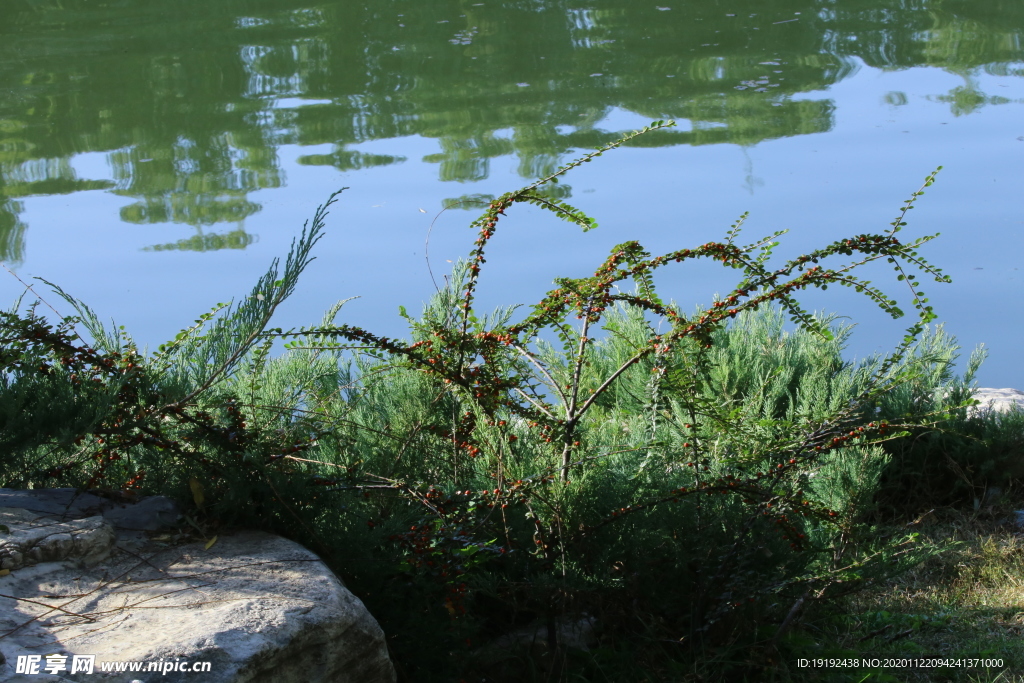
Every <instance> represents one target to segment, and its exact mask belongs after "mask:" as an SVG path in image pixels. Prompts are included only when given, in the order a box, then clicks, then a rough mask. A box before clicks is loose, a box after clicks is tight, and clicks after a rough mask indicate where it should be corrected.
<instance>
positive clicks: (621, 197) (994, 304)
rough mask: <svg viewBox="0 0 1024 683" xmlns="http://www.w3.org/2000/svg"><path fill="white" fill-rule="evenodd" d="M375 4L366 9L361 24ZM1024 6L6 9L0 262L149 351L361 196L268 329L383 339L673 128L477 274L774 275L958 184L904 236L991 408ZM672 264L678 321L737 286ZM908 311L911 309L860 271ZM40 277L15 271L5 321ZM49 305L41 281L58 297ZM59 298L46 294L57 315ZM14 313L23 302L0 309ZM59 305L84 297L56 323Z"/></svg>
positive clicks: (1011, 315)
mask: <svg viewBox="0 0 1024 683" xmlns="http://www.w3.org/2000/svg"><path fill="white" fill-rule="evenodd" d="M364 5H365V6H364ZM1022 76H1024V3H1022V2H1020V0H984V2H977V1H976V0H975V1H971V0H961V1H956V2H954V1H950V0H930V1H929V0H874V1H867V0H843V2H836V1H826V0H799V1H796V0H779V1H777V2H773V3H764V2H754V1H752V0H743V1H735V2H727V1H725V0H702V1H700V2H693V1H690V2H685V3H684V2H680V1H679V0H652V1H651V2H646V1H641V2H638V1H637V0H600V1H597V0H594V1H589V2H588V1H586V0H576V1H571V2H570V1H568V0H550V1H548V0H518V1H508V0H507V1H504V2H498V1H497V0H484V1H482V2H471V1H470V0H463V1H455V0H432V1H431V2H413V1H409V0H394V1H392V0H375V1H374V2H372V3H365V4H364V3H353V2H312V1H309V0H287V1H286V0H218V2H209V1H208V0H203V1H201V2H200V1H199V0H176V1H175V2H173V3H171V2H152V0H117V1H116V2H115V1H114V0H0V258H2V259H3V260H4V261H5V262H6V264H7V266H8V267H9V268H11V269H12V270H14V271H15V272H16V273H17V274H18V275H19V276H20V277H21V278H22V279H25V280H26V281H29V278H31V277H33V276H41V277H44V278H46V279H49V280H52V281H54V282H56V283H58V284H59V285H61V286H62V287H63V288H64V289H65V290H67V291H68V292H70V293H72V294H74V295H76V296H78V297H80V298H81V299H83V300H84V301H85V302H86V303H88V304H89V305H91V306H92V307H93V308H95V309H96V311H97V312H98V313H99V314H100V316H101V317H103V318H104V319H109V318H114V319H116V321H117V323H118V324H123V325H125V326H126V328H127V329H128V331H129V332H130V333H132V334H133V336H134V337H135V338H136V339H137V340H138V341H139V342H140V343H142V344H148V345H150V346H151V347H155V346H156V345H158V344H159V343H161V342H163V341H166V340H167V339H169V338H171V337H172V336H173V335H174V333H175V332H176V331H177V330H178V329H180V328H182V327H186V326H188V325H190V324H191V323H192V321H193V319H195V318H196V317H197V316H198V314H199V313H201V312H204V311H206V310H208V309H209V308H210V307H211V306H213V305H214V304H215V303H216V302H218V301H226V300H228V299H230V298H232V297H240V296H244V295H245V294H246V293H247V292H248V291H249V289H250V287H251V286H252V285H253V284H254V283H255V281H256V279H257V278H258V277H259V276H260V275H261V274H262V273H263V272H264V270H265V269H266V267H267V265H268V264H269V262H270V261H271V260H272V259H273V258H274V257H276V256H283V255H284V254H286V253H287V250H288V245H289V243H290V241H291V240H292V238H293V237H294V236H295V235H296V234H297V233H298V231H299V229H300V228H301V226H302V223H303V221H304V220H306V219H307V218H308V217H310V216H311V215H312V214H313V211H314V210H315V207H316V205H317V204H319V203H321V202H322V201H323V200H325V199H326V198H327V196H328V195H329V194H330V193H331V192H332V191H333V190H335V189H337V188H339V187H341V186H348V187H349V188H350V189H349V190H347V191H346V192H345V193H344V194H343V195H342V196H341V199H340V201H339V203H338V204H337V205H336V206H335V207H334V209H333V210H332V213H331V216H330V219H329V222H328V231H327V235H326V237H325V238H324V240H323V241H322V242H321V244H320V245H319V246H318V249H317V252H316V253H317V256H318V258H317V260H316V261H314V262H313V264H312V265H311V266H310V267H309V269H308V270H307V272H306V274H305V276H304V279H303V280H302V281H301V282H300V286H299V290H298V292H297V293H296V295H295V296H294V298H293V299H291V300H289V302H288V303H287V304H286V307H285V309H284V310H282V311H281V316H280V318H279V320H278V321H277V323H276V324H278V325H281V326H284V327H288V326H292V325H302V324H314V323H316V322H318V321H319V319H320V317H321V314H322V312H323V311H324V310H325V309H326V308H327V307H328V306H330V304H331V303H333V302H334V301H336V300H338V299H343V298H348V297H353V296H358V297H360V298H359V299H356V300H354V301H351V302H349V303H348V304H347V305H346V306H345V308H344V309H343V310H342V313H341V315H340V316H339V321H341V322H347V323H350V324H357V325H362V326H365V327H368V328H369V329H371V330H373V331H377V332H379V333H381V334H386V335H388V336H399V335H402V334H403V333H404V331H405V329H406V328H405V327H404V326H403V325H402V322H403V321H402V320H401V319H400V318H399V317H398V316H397V309H398V306H399V305H405V306H406V307H409V308H410V310H413V309H416V308H418V306H419V304H420V302H422V301H424V300H425V299H426V298H428V297H429V295H430V293H431V291H432V290H433V284H432V282H431V279H430V276H429V273H428V270H427V267H426V262H425V255H424V245H425V239H426V238H427V233H428V229H429V228H430V226H431V224H432V223H433V228H432V230H431V232H430V244H429V254H430V258H431V264H432V267H433V270H434V273H435V274H436V275H437V276H438V278H440V275H441V274H443V273H444V272H447V270H448V269H449V268H450V264H449V261H453V260H455V259H457V258H458V257H459V256H461V255H464V254H466V253H467V252H468V250H469V248H470V245H471V242H472V240H473V239H474V235H473V233H472V232H470V231H469V230H468V228H467V225H468V223H469V222H470V221H471V220H472V219H473V218H475V217H476V215H477V212H476V211H475V210H474V211H466V210H463V209H452V210H447V211H444V212H442V209H443V208H444V207H445V206H446V202H449V201H450V200H452V199H458V198H473V197H479V196H484V197H486V196H489V195H496V194H500V193H502V192H505V191H508V190H513V189H516V188H518V187H520V186H522V185H525V184H526V183H527V182H528V181H530V180H532V179H533V178H534V177H536V176H538V175H540V174H544V173H547V172H549V171H550V170H552V169H554V168H555V167H557V166H558V165H560V164H562V163H564V162H566V161H568V160H570V159H572V158H574V157H575V156H578V155H580V154H582V153H585V152H586V151H588V150H590V149H593V148H595V147H596V146H599V145H601V144H604V143H606V142H609V141H611V140H614V139H615V138H617V137H618V136H620V135H621V134H622V133H625V132H628V131H630V130H633V129H635V128H638V127H642V126H643V125H645V124H646V123H648V122H649V121H651V120H653V119H674V120H676V121H677V122H678V126H677V127H676V128H674V129H670V130H667V131H659V132H656V133H653V134H651V135H649V136H646V137H644V138H642V139H641V140H640V141H639V143H640V144H638V145H634V146H631V147H628V148H622V149H620V150H617V151H615V152H613V153H610V154H607V155H605V156H603V157H602V158H601V159H598V160H596V161H595V162H594V163H591V164H588V165H586V166H585V167H584V168H580V169H578V170H577V171H575V172H574V173H573V174H571V175H570V176H568V177H567V178H565V180H564V182H563V183H561V184H560V185H559V186H558V187H559V188H560V190H559V191H560V192H561V193H562V196H563V197H564V198H565V199H567V200H568V201H569V202H570V203H572V204H574V205H576V206H578V207H580V208H582V209H583V210H585V211H586V212H588V213H589V214H590V215H592V216H593V217H595V218H596V219H597V221H598V223H600V227H599V228H598V229H597V230H595V231H592V232H589V233H586V234H582V233H581V232H580V231H579V229H578V228H574V227H572V226H570V225H568V224H564V223H560V222H558V221H557V220H556V219H554V218H553V217H552V216H550V215H549V214H546V213H543V212H539V211H536V210H531V209H529V208H520V207H516V209H515V211H514V212H511V213H510V217H509V219H508V220H506V221H502V223H501V224H500V231H499V233H498V235H497V237H496V238H495V239H494V241H493V242H492V247H491V252H490V254H489V257H488V264H487V266H488V269H487V270H485V271H484V278H483V280H482V283H481V299H480V302H481V303H482V304H483V305H484V306H486V307H489V306H492V305H498V304H508V303H533V302H535V301H536V300H537V299H539V298H540V297H541V296H542V295H543V294H544V292H546V291H547V290H548V289H550V288H551V280H552V278H554V277H557V276H581V275H586V274H589V273H592V272H593V269H594V267H595V266H596V265H597V264H598V263H600V261H601V260H603V259H604V257H605V256H606V255H607V253H608V251H609V249H610V248H611V247H612V246H613V245H616V244H619V243H621V242H624V241H626V240H630V239H636V240H639V241H640V242H641V243H642V244H644V245H645V246H646V247H647V248H648V249H649V250H651V251H653V252H663V251H668V250H672V249H677V248H684V247H693V246H697V245H700V244H703V243H704V242H707V241H709V240H712V239H718V238H721V237H723V236H724V233H725V230H727V229H728V227H729V225H730V224H731V223H732V222H733V221H734V220H735V218H736V217H737V216H739V215H740V214H741V213H742V212H744V211H750V214H751V216H750V219H749V220H748V221H747V223H746V228H745V232H744V236H745V238H746V239H745V240H741V242H742V243H747V242H752V241H754V239H755V238H758V237H761V236H763V235H767V234H769V233H771V232H773V231H775V230H778V229H783V228H786V229H789V231H790V232H789V233H788V234H787V235H786V236H784V237H783V238H782V244H781V245H780V246H779V247H778V248H777V249H776V250H775V254H776V260H775V261H773V262H775V263H781V262H782V261H783V260H785V259H786V258H789V257H792V256H796V255H799V254H801V253H806V252H807V251H809V250H811V249H814V248H817V247H822V246H825V245H826V244H827V243H829V242H831V241H833V240H835V239H838V238H840V237H845V236H851V235H854V234H858V233H863V232H883V231H884V230H885V229H886V228H887V227H888V223H889V222H890V221H892V220H893V219H894V218H895V217H896V215H897V213H898V209H899V207H900V205H901V203H902V201H903V200H904V199H906V198H907V197H908V196H909V195H910V193H911V192H913V191H914V190H916V189H917V188H918V187H919V186H920V184H921V182H922V180H923V179H924V177H925V176H926V175H927V174H928V173H929V172H930V171H932V170H933V169H934V168H935V167H936V166H938V165H940V164H941V165H943V166H944V167H945V169H944V170H943V171H942V173H940V175H939V179H938V181H937V183H936V184H935V185H934V186H933V188H932V189H931V190H929V192H928V193H927V194H926V196H925V197H923V198H922V199H921V201H920V203H919V207H918V208H917V209H915V210H914V211H913V212H911V213H910V215H909V225H908V227H907V228H905V232H904V233H903V235H904V241H908V240H909V239H911V238H912V237H916V236H920V235H924V234H933V233H936V232H941V233H942V235H941V237H939V238H938V239H936V240H935V241H933V242H930V243H929V244H927V245H925V246H924V247H923V248H922V249H921V251H920V253H921V255H922V256H923V257H925V258H926V259H928V260H929V261H930V262H932V263H933V264H934V265H936V266H938V267H939V268H941V269H943V271H944V272H945V273H946V274H948V275H950V276H951V277H952V279H953V283H952V284H938V283H935V282H932V281H930V280H924V281H923V285H924V288H925V291H926V292H927V294H928V295H929V296H930V299H931V302H930V303H931V304H932V305H933V306H934V308H935V311H936V313H937V314H938V316H939V320H940V321H944V322H945V323H946V327H947V330H949V331H950V332H952V333H953V334H955V335H956V336H957V337H958V339H959V340H960V342H961V343H962V345H963V346H964V347H965V356H966V353H967V352H968V351H969V350H970V349H971V348H973V347H974V346H976V345H977V344H980V343H984V344H985V345H986V347H987V348H988V349H989V350H990V356H989V359H988V361H987V362H986V363H985V365H984V366H983V367H982V371H981V373H980V375H979V377H978V380H979V382H980V384H981V385H982V386H990V387H1019V388H1024V365H1022V364H1021V362H1020V353H1019V350H1018V349H1019V347H1020V343H1019V338H1020V337H1021V334H1022V332H1024V315H1022V312H1024V303H1022V296H1021V294H1022V289H1024V288H1022V284H1024V257H1022V254H1024V200H1022V197H1024V107H1022V104H1024V78H1022ZM738 274H739V273H738V271H732V270H724V269H722V268H721V267H720V266H715V265H713V264H706V263H702V264H697V265H691V264H685V265H683V266H676V267H675V268H674V269H666V270H665V271H664V273H663V275H662V276H661V277H660V280H659V283H660V286H661V293H662V295H663V296H664V297H666V298H673V299H675V300H677V301H678V302H680V303H681V304H683V305H684V308H685V309H686V310H691V308H692V306H694V305H696V304H698V303H707V302H709V301H710V300H711V297H712V295H713V294H714V293H715V292H716V291H717V292H723V293H724V292H726V291H728V290H730V289H732V287H733V286H734V285H735V284H736V282H737V275H738ZM862 275H863V277H866V278H868V279H871V280H872V281H874V282H875V283H876V284H878V285H880V286H882V288H883V289H884V290H886V291H887V292H888V293H890V294H891V295H893V296H895V297H896V298H897V299H898V300H899V301H900V302H901V304H904V306H903V308H904V310H906V311H908V315H909V312H911V311H913V309H912V307H910V305H909V298H908V296H909V291H907V290H906V288H905V287H904V285H903V283H897V282H896V281H895V274H894V273H892V271H891V270H888V269H886V268H879V269H875V270H872V271H870V272H869V271H868V270H865V271H864V272H863V273H862ZM21 289H22V287H21V285H20V283H19V282H18V281H17V280H16V279H15V278H14V277H12V276H10V275H8V274H7V273H3V272H0V301H2V302H11V301H13V300H14V298H15V297H16V296H17V295H18V294H19V293H20V291H21ZM39 291H41V292H44V293H45V291H46V290H45V287H44V286H41V289H40V290H39ZM46 298H47V299H48V300H49V301H51V303H55V299H56V297H55V296H52V295H51V296H48V297H46ZM802 301H803V302H804V303H805V307H806V308H809V309H811V310H815V309H824V310H829V311H834V312H838V313H840V314H842V315H846V316H849V318H850V320H851V321H853V322H856V323H858V327H857V331H856V332H855V334H854V337H853V340H852V343H851V346H850V348H849V353H850V355H851V357H852V356H864V355H865V354H869V353H871V352H874V351H886V350H889V349H891V348H892V347H893V346H894V345H895V344H896V343H898V341H899V339H900V337H901V336H902V331H903V330H904V329H905V328H906V327H907V326H908V325H909V324H910V323H911V322H913V321H912V319H910V318H909V317H907V318H904V319H902V320H898V321H892V320H890V319H889V318H888V317H887V316H886V315H885V314H884V313H883V312H882V311H880V310H879V309H877V308H876V307H875V306H874V305H873V304H871V303H870V302H869V301H868V300H867V299H866V298H864V297H863V296H859V295H856V294H854V293H852V292H849V291H847V290H845V289H842V288H840V289H839V291H835V288H833V289H830V290H829V291H827V292H821V293H818V292H809V293H808V292H805V293H804V294H803V297H802ZM4 305H5V306H6V305H7V304H4ZM58 308H59V309H61V311H62V312H68V309H69V307H68V306H66V305H65V306H63V307H61V306H58Z"/></svg>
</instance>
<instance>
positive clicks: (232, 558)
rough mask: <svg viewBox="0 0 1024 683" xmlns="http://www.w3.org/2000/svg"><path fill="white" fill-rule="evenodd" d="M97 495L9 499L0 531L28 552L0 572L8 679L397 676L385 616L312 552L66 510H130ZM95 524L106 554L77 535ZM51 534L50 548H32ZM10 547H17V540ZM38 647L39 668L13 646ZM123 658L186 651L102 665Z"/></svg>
mask: <svg viewBox="0 0 1024 683" xmlns="http://www.w3.org/2000/svg"><path fill="white" fill-rule="evenodd" d="M51 491H52V490H51ZM7 493H8V492H3V494H0V495H2V497H0V501H2V503H0V504H8V503H9V502H11V500H12V497H13V498H15V499H18V500H25V499H26V496H24V495H18V494H23V493H28V494H38V493H40V492H38V491H29V492H13V496H10V495H6V494H7ZM27 498H31V495H30V496H27ZM77 498H81V494H80V496H79V497H77ZM93 498H98V497H96V496H93ZM100 501H102V502H98V501H95V500H91V499H89V498H84V500H76V501H75V502H70V501H69V499H68V494H67V493H64V492H60V491H57V492H55V493H50V494H44V495H42V496H40V499H39V500H36V501H31V500H29V502H30V507H31V508H33V509H31V510H29V509H24V508H9V507H8V508H4V509H2V510H0V514H2V517H0V519H3V520H4V521H2V522H0V523H3V524H4V525H5V526H7V527H8V528H9V529H10V531H9V532H8V533H4V532H0V542H3V543H6V544H7V546H4V547H9V548H12V549H16V550H17V552H19V553H20V557H21V559H20V560H19V562H20V563H16V562H13V561H12V562H11V567H12V568H13V570H11V571H9V572H7V573H6V575H4V576H0V658H2V660H3V661H2V662H0V680H2V681H12V682H18V683H30V682H31V683H39V682H40V681H44V680H45V681H64V682H65V683H86V682H88V681H102V682H103V683H129V682H130V681H141V682H142V683H156V682H157V681H161V682H167V683H185V682H186V681H187V682H189V683H196V682H197V681H203V683H208V682H212V683H300V682H301V683H321V682H322V683H328V682H330V683H357V682H358V683H364V682H365V683H393V681H394V680H395V672H394V669H393V667H392V665H391V661H390V660H389V659H388V654H387V646H386V644H385V640H384V634H383V632H382V631H381V629H380V626H379V625H378V624H377V622H376V620H374V618H373V617H372V616H371V615H370V613H369V612H368V611H367V610H366V607H365V606H364V605H363V603H362V602H361V601H360V600H359V599H358V598H356V597H355V596H354V595H352V593H351V592H349V591H348V590H347V589H346V588H345V587H344V586H343V585H342V583H341V582H340V581H339V580H338V578H337V577H336V576H335V575H334V574H333V572H331V571H330V569H329V568H328V567H327V566H326V565H324V564H323V562H322V561H321V560H320V559H319V558H318V557H317V556H316V555H315V554H314V553H312V552H311V551H309V550H307V549H305V548H303V547H302V546H300V545H298V544H297V543H294V542H292V541H289V540H287V539H284V538H281V537H279V536H274V535H272V534H267V533H263V532H258V531H242V532H238V533H235V534H230V535H224V536H220V537H218V538H217V539H216V542H215V543H213V544H212V545H210V547H209V548H207V547H206V543H204V542H191V543H185V544H180V543H179V544H178V545H175V544H174V543H173V542H170V541H169V540H168V541H161V540H157V539H170V538H171V535H170V534H164V535H162V536H156V537H155V538H150V537H148V536H147V535H146V534H145V533H144V532H142V531H131V530H124V531H120V530H118V528H117V527H116V526H115V525H114V524H113V523H112V522H111V520H110V519H109V518H105V517H104V516H102V515H92V516H88V517H85V518H82V519H78V520H68V519H66V518H67V516H68V513H69V511H71V510H74V512H75V513H77V514H83V513H89V512H96V506H99V508H100V509H101V510H102V511H103V515H107V514H108V512H109V511H110V510H115V509H118V510H123V509H124V508H123V506H119V505H117V504H114V503H112V502H111V501H108V500H106V499H103V498H100ZM69 502H70V504H69ZM138 505H141V503H140V504H137V505H135V506H128V507H129V509H131V508H133V507H138ZM148 505H150V506H152V507H151V509H150V510H149V511H150V512H152V513H153V514H154V515H156V517H157V518H160V516H161V515H164V516H165V518H166V516H174V515H176V514H177V511H176V510H171V509H170V508H168V507H167V506H166V505H165V504H164V503H163V502H160V501H157V502H155V503H149V504H148ZM55 506H57V507H55ZM76 506H77V507H76ZM143 509H146V508H143ZM43 513H46V514H43ZM122 514H124V515H127V517H129V518H130V517H131V514H130V513H129V512H123V513H122ZM51 515H53V516H51ZM54 517H59V518H61V521H58V520H57V519H55V518H54ZM114 518H115V519H117V518H118V516H117V515H114ZM125 521H128V520H126V519H125V518H121V523H124V522H125ZM90 534H92V535H95V536H96V537H97V538H99V537H100V536H102V535H104V534H105V535H106V536H104V538H105V539H106V540H105V541H104V543H106V544H107V546H106V547H107V550H106V553H107V555H106V557H105V558H102V559H98V561H97V558H100V555H101V553H99V551H98V550H93V551H89V550H88V549H87V548H86V546H85V544H83V543H81V542H79V539H80V538H85V537H87V536H89V535H90ZM115 534H116V539H117V540H116V543H115V542H112V541H111V539H114V538H115ZM47 539H49V540H47ZM126 539H127V540H126ZM47 543H49V545H46V544H47ZM100 545H101V544H97V546H96V547H97V548H98V547H99V546H100ZM43 546H45V548H46V550H45V551H44V550H38V551H37V550H35V549H37V548H41V547H43ZM9 556H10V557H11V558H14V557H15V554H14V550H12V551H11V552H10V553H9ZM54 654H55V655H58V656H62V657H64V659H63V660H62V661H63V663H64V666H65V668H63V669H57V670H54V671H53V672H52V674H50V673H46V674H44V673H43V671H44V667H45V665H46V659H45V656H46V655H54ZM33 655H38V656H40V657H41V660H40V661H39V672H40V673H39V674H36V675H32V674H29V673H18V672H17V670H16V669H17V663H18V657H19V656H23V657H25V656H33ZM88 655H95V661H94V663H93V669H92V671H93V673H91V674H89V673H86V672H84V671H79V672H72V671H71V670H70V668H71V664H72V662H73V658H74V657H76V656H79V657H81V656H88ZM24 661H26V660H24V659H23V660H22V662H23V663H24ZM125 661H128V662H142V663H143V666H147V665H148V664H149V663H163V664H165V665H166V664H169V663H175V662H178V663H183V664H184V665H185V666H186V670H171V671H167V672H166V673H164V672H163V671H162V670H161V671H152V672H151V671H145V670H141V671H140V670H135V671H131V670H128V671H120V672H119V671H109V670H108V671H104V670H103V668H104V665H110V664H111V663H114V662H125ZM203 662H208V663H209V670H208V671H205V672H202V673H199V672H193V671H192V670H191V667H192V666H193V665H195V664H197V663H203Z"/></svg>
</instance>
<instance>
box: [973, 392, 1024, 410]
mask: <svg viewBox="0 0 1024 683" xmlns="http://www.w3.org/2000/svg"><path fill="white" fill-rule="evenodd" d="M972 397H973V398H975V399H977V400H979V401H981V404H980V405H977V406H974V407H972V408H971V409H970V410H971V414H978V413H979V412H987V411H993V412H996V413H1007V412H1010V411H1011V410H1013V409H1014V408H1016V409H1020V410H1024V391H1020V390H1019V389H976V390H975V391H974V394H973V396H972Z"/></svg>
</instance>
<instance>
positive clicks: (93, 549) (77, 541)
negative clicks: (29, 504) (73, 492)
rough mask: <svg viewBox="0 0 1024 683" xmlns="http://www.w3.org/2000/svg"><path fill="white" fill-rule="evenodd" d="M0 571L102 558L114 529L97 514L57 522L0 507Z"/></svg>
mask: <svg viewBox="0 0 1024 683" xmlns="http://www.w3.org/2000/svg"><path fill="white" fill-rule="evenodd" d="M0 525H3V527H5V528H6V529H7V531H3V529H2V528H0V570H3V569H6V570H8V571H15V570H18V569H21V568H22V567H26V566H31V565H34V564H39V563H41V562H55V561H60V560H72V559H73V560H77V561H78V564H82V565H84V566H90V565H94V564H96V563H97V562H101V561H102V560H105V559H106V558H107V557H108V556H109V555H110V551H111V550H113V548H114V542H115V539H116V537H115V536H114V528H113V527H112V526H111V525H110V524H109V523H108V522H106V521H105V520H104V519H103V518H102V517H100V516H99V515H97V516H95V517H87V518H85V519H76V520H71V521H69V522H58V521H55V520H53V519H52V518H50V517H46V516H42V515H39V514H37V513H35V512H29V511H28V510H21V509H18V508H0Z"/></svg>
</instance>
